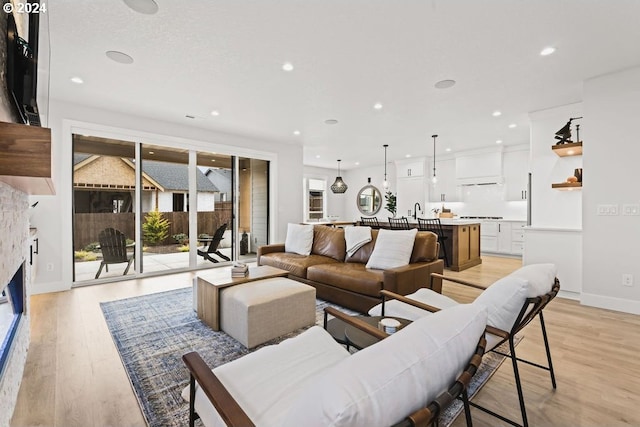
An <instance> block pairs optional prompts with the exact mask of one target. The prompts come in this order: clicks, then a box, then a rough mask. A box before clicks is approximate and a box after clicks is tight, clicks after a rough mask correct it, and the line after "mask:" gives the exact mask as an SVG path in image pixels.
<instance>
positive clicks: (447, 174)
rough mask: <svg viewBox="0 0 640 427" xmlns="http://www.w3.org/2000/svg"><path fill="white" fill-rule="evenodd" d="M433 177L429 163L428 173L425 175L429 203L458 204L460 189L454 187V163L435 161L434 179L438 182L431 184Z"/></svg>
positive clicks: (450, 161) (431, 166)
mask: <svg viewBox="0 0 640 427" xmlns="http://www.w3.org/2000/svg"><path fill="white" fill-rule="evenodd" d="M432 176H433V163H432V161H431V162H430V163H429V173H427V182H428V183H429V201H430V202H459V201H460V199H461V198H460V187H459V186H457V185H456V161H455V159H450V160H439V161H436V177H437V178H438V182H437V183H436V184H435V185H433V184H431V177H432Z"/></svg>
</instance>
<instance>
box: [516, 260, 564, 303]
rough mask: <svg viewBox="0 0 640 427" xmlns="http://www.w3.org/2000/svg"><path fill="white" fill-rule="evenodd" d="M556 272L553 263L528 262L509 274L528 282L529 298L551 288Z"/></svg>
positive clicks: (544, 292)
mask: <svg viewBox="0 0 640 427" xmlns="http://www.w3.org/2000/svg"><path fill="white" fill-rule="evenodd" d="M557 274H558V269H557V268H556V266H555V264H530V265H525V266H524V267H522V268H519V269H517V270H516V271H514V272H513V273H511V274H510V276H513V277H519V278H520V279H524V280H526V281H528V282H529V294H528V295H527V296H528V297H530V298H535V297H539V296H540V295H544V294H546V293H547V292H549V291H550V290H551V287H552V286H553V282H554V280H555V278H556V276H557Z"/></svg>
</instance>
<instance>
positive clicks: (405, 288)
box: [382, 259, 444, 295]
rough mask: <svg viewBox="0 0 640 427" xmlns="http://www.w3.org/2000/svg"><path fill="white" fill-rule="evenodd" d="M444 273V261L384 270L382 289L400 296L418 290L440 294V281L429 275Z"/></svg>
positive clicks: (439, 260)
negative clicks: (427, 289) (423, 289)
mask: <svg viewBox="0 0 640 427" xmlns="http://www.w3.org/2000/svg"><path fill="white" fill-rule="evenodd" d="M443 271H444V261H442V260H441V259H438V260H435V261H431V262H419V263H415V264H409V265H405V266H402V267H398V268H392V269H389V270H384V272H383V274H384V279H383V280H384V283H383V285H382V286H383V289H384V290H387V291H391V292H395V293H396V294H400V295H408V294H412V293H414V292H415V291H417V290H418V289H420V288H430V289H432V290H433V291H435V292H438V293H442V279H439V278H437V277H433V278H432V277H431V273H440V274H442V272H443Z"/></svg>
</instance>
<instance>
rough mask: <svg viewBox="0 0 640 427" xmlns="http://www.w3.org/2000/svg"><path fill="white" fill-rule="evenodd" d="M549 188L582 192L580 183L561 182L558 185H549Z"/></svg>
mask: <svg viewBox="0 0 640 427" xmlns="http://www.w3.org/2000/svg"><path fill="white" fill-rule="evenodd" d="M551 188H555V189H557V190H564V191H571V190H582V183H581V182H561V183H558V184H551Z"/></svg>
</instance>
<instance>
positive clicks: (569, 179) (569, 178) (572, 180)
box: [567, 175, 578, 182]
mask: <svg viewBox="0 0 640 427" xmlns="http://www.w3.org/2000/svg"><path fill="white" fill-rule="evenodd" d="M567 182H578V178H576V177H575V176H573V175H571V176H570V177H568V178H567Z"/></svg>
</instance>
